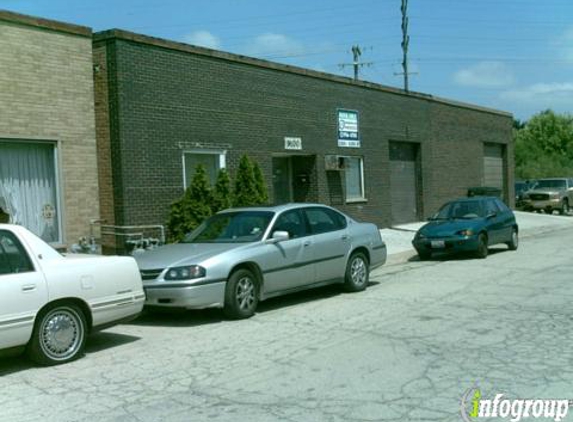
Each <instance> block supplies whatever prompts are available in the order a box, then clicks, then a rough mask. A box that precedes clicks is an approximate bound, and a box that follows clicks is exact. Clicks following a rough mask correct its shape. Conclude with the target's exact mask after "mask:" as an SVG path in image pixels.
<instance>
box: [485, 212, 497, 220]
mask: <svg viewBox="0 0 573 422" xmlns="http://www.w3.org/2000/svg"><path fill="white" fill-rule="evenodd" d="M495 217H497V213H496V212H490V213H489V214H488V215H487V216H486V217H485V218H487V219H488V220H489V219H491V218H495Z"/></svg>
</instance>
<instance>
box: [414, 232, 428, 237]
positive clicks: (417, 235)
mask: <svg viewBox="0 0 573 422" xmlns="http://www.w3.org/2000/svg"><path fill="white" fill-rule="evenodd" d="M416 238H417V239H425V238H426V236H425V235H424V234H423V233H420V232H418V233H416Z"/></svg>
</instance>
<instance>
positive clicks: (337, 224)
mask: <svg viewBox="0 0 573 422" xmlns="http://www.w3.org/2000/svg"><path fill="white" fill-rule="evenodd" d="M305 213H306V217H307V218H308V223H309V224H310V228H311V231H312V233H313V234H320V233H326V232H331V231H335V230H342V229H344V228H345V227H346V218H344V217H343V216H342V215H340V214H339V213H337V212H336V211H333V210H331V209H328V208H307V209H306V210H305Z"/></svg>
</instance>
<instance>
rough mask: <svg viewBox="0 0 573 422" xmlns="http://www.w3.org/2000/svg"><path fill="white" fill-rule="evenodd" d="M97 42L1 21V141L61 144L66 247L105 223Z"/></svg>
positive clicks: (60, 168) (61, 186)
mask: <svg viewBox="0 0 573 422" xmlns="http://www.w3.org/2000/svg"><path fill="white" fill-rule="evenodd" d="M94 122H95V117H94V94H93V71H92V40H91V37H87V36H79V35H73V34H66V33H60V32H55V31H51V30H47V29H43V28H40V27H33V26H26V25H20V24H17V23H12V22H6V21H2V20H0V138H6V137H9V138H21V139H46V140H57V141H58V147H59V169H58V171H59V173H60V193H61V201H62V205H63V210H61V214H62V218H63V227H64V233H63V240H64V242H65V243H68V244H71V243H74V242H76V241H77V238H78V237H79V236H83V235H87V234H88V233H89V221H90V219H93V218H99V202H98V178H97V156H96V139H95V123H94Z"/></svg>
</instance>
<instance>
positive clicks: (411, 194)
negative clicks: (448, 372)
mask: <svg viewBox="0 0 573 422" xmlns="http://www.w3.org/2000/svg"><path fill="white" fill-rule="evenodd" d="M416 154H417V144H414V143H408V142H390V199H391V201H392V207H391V208H392V224H403V223H410V222H412V221H416V220H417V219H418V207H417V202H418V192H417V163H416Z"/></svg>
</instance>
